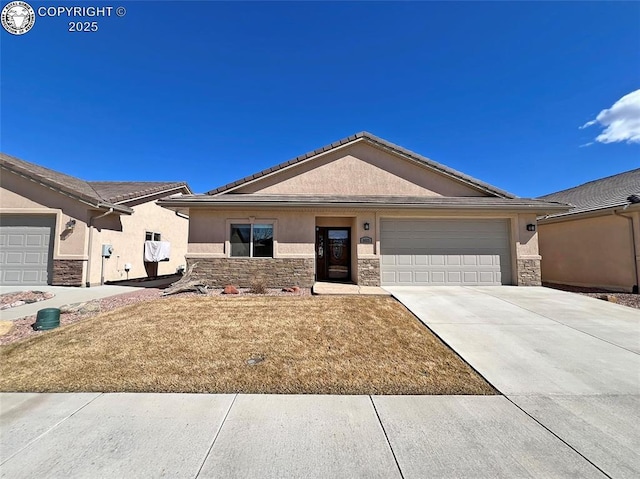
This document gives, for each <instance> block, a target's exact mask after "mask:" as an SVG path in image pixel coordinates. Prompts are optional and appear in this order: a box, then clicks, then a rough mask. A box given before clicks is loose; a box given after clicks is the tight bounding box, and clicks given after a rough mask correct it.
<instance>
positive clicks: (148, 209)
mask: <svg viewBox="0 0 640 479" xmlns="http://www.w3.org/2000/svg"><path fill="white" fill-rule="evenodd" d="M156 199H157V198H150V199H145V202H144V203H141V204H133V205H132V204H129V205H127V206H130V207H132V208H133V210H134V212H133V214H132V215H130V216H127V215H122V216H118V215H110V216H107V217H105V218H104V219H99V220H97V221H95V229H94V233H93V240H92V242H93V246H92V254H91V258H92V262H91V265H90V279H89V281H90V282H91V284H99V283H100V277H101V268H102V245H103V244H110V245H112V246H113V254H112V255H111V257H110V258H108V259H106V260H105V261H104V264H105V267H104V278H105V281H118V280H122V279H126V278H127V273H126V271H125V269H124V265H125V263H130V264H131V270H130V271H129V276H128V277H129V278H143V277H146V276H147V272H146V270H145V266H144V241H145V233H146V232H147V231H151V232H155V233H160V234H161V235H162V236H161V239H162V241H168V242H169V243H171V258H170V260H169V261H161V262H159V263H158V275H165V274H172V273H175V272H176V269H177V268H178V267H179V266H181V265H185V264H186V263H185V255H186V253H187V237H188V220H187V219H185V218H181V217H179V216H177V215H176V214H175V213H174V212H173V211H171V210H168V209H166V208H162V207H161V206H158V205H157V204H156V203H155V200H156ZM147 200H149V201H147Z"/></svg>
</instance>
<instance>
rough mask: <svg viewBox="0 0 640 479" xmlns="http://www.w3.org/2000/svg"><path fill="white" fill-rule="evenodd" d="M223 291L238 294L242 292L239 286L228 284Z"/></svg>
mask: <svg viewBox="0 0 640 479" xmlns="http://www.w3.org/2000/svg"><path fill="white" fill-rule="evenodd" d="M222 293H223V294H238V293H240V291H238V288H236V287H235V286H231V285H227V286H225V287H224V291H223V292H222Z"/></svg>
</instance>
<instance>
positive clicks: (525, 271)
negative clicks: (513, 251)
mask: <svg viewBox="0 0 640 479" xmlns="http://www.w3.org/2000/svg"><path fill="white" fill-rule="evenodd" d="M517 265H518V286H542V275H541V272H540V260H539V259H520V258H519V259H518V263H517Z"/></svg>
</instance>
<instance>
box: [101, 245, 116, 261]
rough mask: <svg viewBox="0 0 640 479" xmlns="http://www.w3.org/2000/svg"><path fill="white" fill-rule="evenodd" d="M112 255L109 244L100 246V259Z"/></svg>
mask: <svg viewBox="0 0 640 479" xmlns="http://www.w3.org/2000/svg"><path fill="white" fill-rule="evenodd" d="M112 253H113V246H111V245H110V244H103V245H102V257H103V258H110V257H111V254H112Z"/></svg>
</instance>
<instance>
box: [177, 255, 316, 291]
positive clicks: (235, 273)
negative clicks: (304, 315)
mask: <svg viewBox="0 0 640 479" xmlns="http://www.w3.org/2000/svg"><path fill="white" fill-rule="evenodd" d="M194 263H197V266H196V267H195V268H194V270H193V273H192V276H193V277H194V278H195V279H201V280H202V281H203V282H204V283H205V284H207V285H208V286H211V287H213V288H223V287H224V286H227V285H234V286H237V287H239V288H247V287H250V286H251V285H252V284H253V283H256V282H258V281H260V282H264V284H265V286H266V287H267V288H288V287H292V286H300V287H301V288H310V287H312V286H313V283H314V280H315V259H314V258H187V269H188V267H189V266H190V265H192V264H194Z"/></svg>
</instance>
